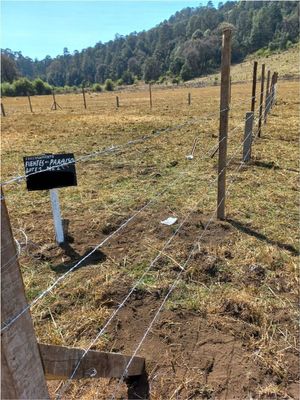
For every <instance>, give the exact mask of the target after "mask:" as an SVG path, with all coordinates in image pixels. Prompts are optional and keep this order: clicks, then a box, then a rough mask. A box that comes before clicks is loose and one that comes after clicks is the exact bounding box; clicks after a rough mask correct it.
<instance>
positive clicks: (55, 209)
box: [50, 189, 65, 244]
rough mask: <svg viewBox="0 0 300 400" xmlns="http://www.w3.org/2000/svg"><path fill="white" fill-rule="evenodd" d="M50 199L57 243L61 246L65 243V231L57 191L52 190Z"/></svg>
mask: <svg viewBox="0 0 300 400" xmlns="http://www.w3.org/2000/svg"><path fill="white" fill-rule="evenodd" d="M50 199H51V206H52V213H53V222H54V228H55V236H56V241H57V243H58V244H61V243H64V241H65V238H64V230H63V225H62V219H61V214H60V206H59V197H58V190H57V189H51V190H50Z"/></svg>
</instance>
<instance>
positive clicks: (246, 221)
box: [2, 67, 299, 399]
mask: <svg viewBox="0 0 300 400" xmlns="http://www.w3.org/2000/svg"><path fill="white" fill-rule="evenodd" d="M237 68H240V67H237ZM278 70H279V73H280V69H279V67H278ZM234 71H235V70H234ZM188 92H190V93H191V97H192V104H191V105H190V106H188V104H187V94H188ZM115 95H116V94H115V93H101V94H89V95H88V96H87V105H88V108H87V110H84V108H83V103H82V97H81V95H59V96H57V102H58V103H59V104H60V105H61V107H62V110H58V111H50V107H51V104H52V97H51V96H41V97H39V96H35V97H33V98H32V104H33V109H34V113H33V114H31V113H30V112H29V109H28V104H27V99H26V98H10V99H9V98H6V99H4V101H3V103H4V105H5V109H6V112H7V117H5V118H3V119H2V181H6V180H7V179H9V178H11V177H13V176H18V175H23V173H24V171H23V160H22V157H23V156H25V155H36V154H42V153H43V152H47V153H51V152H53V153H56V152H74V153H75V157H77V158H78V157H79V156H82V155H88V154H90V153H91V152H95V151H99V150H101V149H102V148H105V147H107V146H111V145H112V144H114V145H118V144H119V145H121V144H126V143H128V141H130V140H132V139H138V138H141V137H143V136H146V137H147V139H145V141H144V142H141V143H137V144H131V145H130V144H129V145H125V146H124V147H123V148H121V149H119V150H118V151H116V152H115V153H113V154H112V153H108V154H106V155H104V156H94V157H90V158H89V159H87V160H86V161H84V162H78V164H77V178H78V186H77V187H71V188H65V189H61V190H60V191H59V192H60V200H61V209H62V215H63V218H64V220H65V228H66V232H67V235H68V243H67V244H66V245H65V246H63V247H59V246H57V245H56V244H55V238H54V231H53V223H52V217H51V208H50V202H49V194H48V192H46V191H45V192H27V191H26V187H25V183H24V181H21V182H20V183H16V184H12V185H7V186H6V187H4V191H5V195H6V202H7V206H8V210H9V212H10V216H11V223H12V227H13V232H14V235H15V238H16V239H17V240H18V241H19V243H20V244H21V246H22V248H23V251H22V253H21V255H20V264H21V269H22V273H23V278H24V282H25V287H26V293H27V296H28V300H29V301H32V300H33V299H34V298H35V297H36V296H37V295H38V294H39V293H40V292H42V291H43V290H44V289H45V288H47V287H48V285H49V284H51V283H52V282H53V281H54V280H55V279H56V278H57V277H58V276H60V275H61V274H62V273H64V272H66V271H67V270H68V269H70V267H72V266H73V265H74V263H75V262H76V261H78V260H80V258H81V257H82V256H83V255H85V254H87V253H88V252H89V251H90V250H92V249H93V248H94V247H95V246H96V245H97V244H98V243H100V242H101V241H102V240H104V239H105V238H107V237H108V236H109V235H110V234H112V233H113V232H114V231H115V230H116V229H117V228H118V227H119V226H121V224H122V223H123V222H124V221H126V220H127V219H128V218H129V217H130V216H132V215H134V214H135V213H136V212H137V211H138V210H139V209H141V207H143V206H144V205H146V204H147V202H148V201H149V200H151V199H152V198H155V201H154V202H153V203H151V204H150V205H149V206H148V207H147V208H146V209H145V210H144V211H142V212H140V213H138V214H137V215H136V217H135V218H134V219H133V220H132V221H131V222H130V223H129V224H128V225H127V226H126V227H125V228H124V229H122V230H121V231H120V232H119V233H118V234H116V235H115V236H113V237H112V238H111V239H110V240H109V241H108V242H107V243H106V244H105V245H104V246H103V247H101V248H100V249H99V250H97V251H96V252H95V253H94V254H93V255H92V256H91V257H90V258H88V259H87V260H86V262H84V264H82V265H80V268H78V269H76V270H75V271H73V272H72V273H70V274H69V275H68V276H67V277H66V278H65V279H64V281H63V282H62V283H61V284H60V285H58V286H57V287H56V288H55V289H54V290H52V291H51V293H50V294H49V295H48V296H46V297H45V298H44V299H43V300H41V301H40V302H39V303H38V304H37V306H36V307H34V308H33V309H32V316H33V319H34V324H35V329H36V333H37V336H38V339H39V340H40V341H41V342H44V343H52V344H62V345H67V346H77V347H79V346H80V347H86V346H88V345H89V344H90V343H91V341H92V340H93V338H95V337H96V335H97V333H98V332H99V329H100V328H101V326H102V325H103V324H104V323H105V321H107V319H108V318H109V316H110V315H111V314H112V312H113V310H114V309H115V308H116V307H117V306H118V304H119V303H120V302H121V301H122V300H123V299H124V298H125V296H126V294H127V293H128V292H129V291H130V289H131V287H132V286H133V285H134V284H135V282H137V280H138V279H139V278H140V277H141V276H142V275H143V273H144V271H145V270H146V269H147V268H148V267H149V265H150V263H151V261H152V260H153V259H154V258H155V257H156V256H157V254H159V252H160V251H161V250H162V249H163V252H162V253H161V254H160V257H159V259H158V260H157V261H156V262H155V263H154V265H152V267H151V269H150V270H149V271H148V272H147V273H146V274H145V276H144V277H143V279H141V281H140V282H139V284H138V287H137V289H136V291H135V292H134V294H133V295H132V296H131V297H130V299H129V300H128V302H127V303H126V305H125V306H124V307H123V308H122V309H121V310H120V312H119V313H118V314H117V316H116V318H115V319H114V320H113V322H112V324H111V325H109V327H108V329H107V331H106V332H105V334H104V335H103V336H102V337H101V338H100V339H99V340H98V341H97V342H96V343H95V344H94V345H93V347H92V348H93V349H105V350H107V351H116V352H121V353H123V354H129V355H130V354H133V352H134V351H135V349H136V347H137V345H138V344H139V342H140V340H141V339H142V337H143V334H144V332H145V331H146V329H147V327H148V326H149V324H150V322H151V320H152V319H153V317H154V315H155V313H156V310H157V309H158V308H159V307H160V305H161V303H162V301H163V299H164V297H165V296H166V294H167V292H168V290H169V289H170V288H171V286H172V284H173V282H174V280H175V279H176V278H177V277H178V275H179V273H180V278H179V281H178V285H177V286H176V288H175V289H174V291H173V292H172V294H171V295H170V297H169V298H168V300H167V302H166V304H165V306H164V307H163V310H162V312H161V313H160V316H159V318H158V320H157V321H156V322H155V324H154V325H153V327H152V329H151V331H150V333H149V335H148V336H147V338H146V340H145V341H144V342H143V345H142V346H141V348H140V350H139V352H138V355H141V356H143V357H145V358H146V363H147V372H148V375H149V382H150V394H151V399H206V398H216V399H234V398H235V399H244V398H249V399H250V398H259V399H271V398H277V399H288V398H292V399H297V398H298V382H299V370H298V355H299V353H298V328H297V315H298V314H297V299H298V285H299V278H298V277H299V275H298V261H299V259H298V255H299V229H298V208H297V204H298V203H297V195H298V173H299V163H298V131H299V121H298V119H299V84H298V82H296V81H284V80H279V83H278V98H277V104H276V106H275V107H274V108H273V109H272V111H271V113H270V114H269V116H268V121H267V124H266V125H263V130H262V137H261V138H260V139H257V140H256V141H255V144H254V147H253V152H252V161H251V162H250V163H249V164H247V165H241V164H240V161H241V155H242V141H243V129H244V128H243V126H244V118H245V113H246V112H247V111H250V96H251V85H250V83H245V84H238V83H237V84H235V85H233V87H232V102H231V110H230V122H229V127H230V129H229V142H228V160H231V162H230V165H229V166H228V173H227V182H228V190H229V192H228V199H227V204H226V215H227V219H226V221H217V220H216V218H215V217H214V211H215V208H216V177H217V157H215V158H210V156H209V155H210V154H211V152H212V150H213V148H214V146H215V145H216V144H217V143H218V108H219V87H206V88H191V89H186V88H176V89H172V88H170V89H169V90H166V89H164V90H161V89H160V88H159V87H158V88H154V90H153V108H152V109H151V110H150V108H149V98H148V92H147V90H139V91H137V92H134V91H128V92H123V93H119V94H118V95H119V98H120V108H118V109H116V107H115ZM196 137H197V138H198V144H197V147H196V151H195V157H194V160H192V161H189V160H187V159H186V155H188V154H190V153H191V149H192V145H193V142H194V139H195V138H196ZM231 182H232V183H231ZM161 192H163V193H162V194H161V195H159V196H157V194H158V193H161ZM155 196H156V197H155ZM169 216H175V217H176V218H178V221H177V223H176V224H175V225H173V226H171V227H167V226H163V225H162V224H161V223H160V221H162V220H163V219H165V218H167V217H169ZM210 220H211V222H210V224H209V227H208V228H207V229H205V226H206V224H207V223H208V222H209V221H210ZM181 223H183V225H182V226H181V228H180V229H179V230H178V232H176V228H178V227H179V226H180V224H181ZM24 233H25V234H26V236H27V239H26V241H25V238H24ZM175 233H176V234H175ZM174 234H175V236H174V238H173V240H172V241H171V242H170V244H169V245H168V246H166V242H167V241H168V239H169V238H170V237H171V236H172V235H174ZM199 238H201V240H199ZM25 242H27V244H26V243H25ZM194 244H197V246H196V247H193V246H194ZM192 249H194V251H193V253H192V257H191V258H190V259H189V263H188V264H187V265H186V266H185V270H184V272H182V268H181V266H182V265H185V261H186V260H187V258H188V257H189V255H190V252H191V250H192ZM116 383H117V382H116V381H114V380H111V381H108V380H104V379H96V380H85V381H79V382H75V383H73V384H72V385H71V386H70V387H69V388H68V389H67V391H66V393H65V394H64V398H65V399H78V398H80V399H96V398H98V399H107V398H109V396H110V395H111V394H113V393H114V391H115V387H116ZM49 387H50V391H51V395H52V397H53V398H54V397H55V391H56V390H57V388H58V387H59V382H54V383H53V382H52V383H51V384H49ZM125 392H126V387H125V385H122V386H121V391H120V393H118V396H117V398H122V396H125V395H126V394H125Z"/></svg>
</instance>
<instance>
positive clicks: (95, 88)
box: [93, 83, 102, 92]
mask: <svg viewBox="0 0 300 400" xmlns="http://www.w3.org/2000/svg"><path fill="white" fill-rule="evenodd" d="M93 91H94V92H102V86H101V85H100V83H95V84H94V85H93Z"/></svg>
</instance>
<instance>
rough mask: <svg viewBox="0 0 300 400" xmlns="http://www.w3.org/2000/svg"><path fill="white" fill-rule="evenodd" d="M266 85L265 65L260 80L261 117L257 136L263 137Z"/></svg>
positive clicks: (262, 67)
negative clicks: (262, 126)
mask: <svg viewBox="0 0 300 400" xmlns="http://www.w3.org/2000/svg"><path fill="white" fill-rule="evenodd" d="M264 85H265V64H262V66H261V78H260V102H259V117H258V133H257V136H258V137H260V136H261V125H262V118H263V103H264Z"/></svg>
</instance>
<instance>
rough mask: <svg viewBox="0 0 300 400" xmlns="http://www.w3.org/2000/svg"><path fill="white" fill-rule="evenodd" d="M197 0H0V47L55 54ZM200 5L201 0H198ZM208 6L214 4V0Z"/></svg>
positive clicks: (144, 24)
mask: <svg viewBox="0 0 300 400" xmlns="http://www.w3.org/2000/svg"><path fill="white" fill-rule="evenodd" d="M200 3H201V1H199V0H198V1H194V0H164V1H161V0H152V1H126V0H119V1H113V0H110V1H100V0H98V1H79V0H77V1H74V0H67V1H62V0H61V1H21V0H19V1H15V0H2V1H1V47H2V48H10V49H11V50H14V51H22V53H23V55H24V56H29V57H31V58H38V59H42V58H44V57H45V56H46V55H50V56H51V57H55V56H56V55H58V54H62V52H63V48H64V47H67V48H68V49H69V51H70V52H71V53H72V52H73V51H74V50H82V49H83V48H85V47H88V46H94V45H95V44H96V43H97V42H99V41H102V42H103V43H104V42H107V41H108V40H111V39H113V38H114V36H115V34H116V33H119V34H121V35H126V34H128V33H130V32H133V31H137V32H139V31H141V30H147V29H149V28H152V27H154V26H155V25H157V24H158V23H160V22H161V21H163V20H164V19H168V18H169V17H170V16H171V15H172V14H174V13H175V12H176V11H179V10H181V9H182V8H185V7H197V6H198V5H199V4H200ZM202 4H203V5H206V4H207V1H203V2H202ZM214 4H217V2H216V1H215V2H214Z"/></svg>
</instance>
